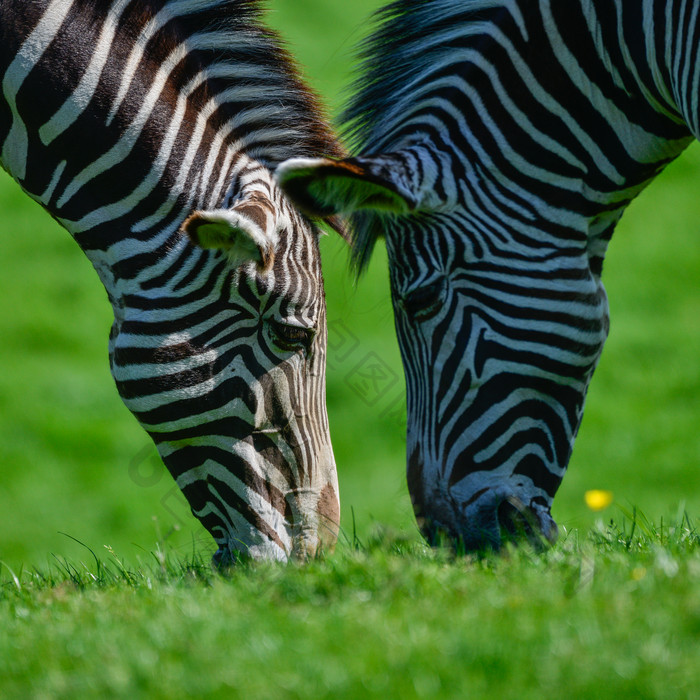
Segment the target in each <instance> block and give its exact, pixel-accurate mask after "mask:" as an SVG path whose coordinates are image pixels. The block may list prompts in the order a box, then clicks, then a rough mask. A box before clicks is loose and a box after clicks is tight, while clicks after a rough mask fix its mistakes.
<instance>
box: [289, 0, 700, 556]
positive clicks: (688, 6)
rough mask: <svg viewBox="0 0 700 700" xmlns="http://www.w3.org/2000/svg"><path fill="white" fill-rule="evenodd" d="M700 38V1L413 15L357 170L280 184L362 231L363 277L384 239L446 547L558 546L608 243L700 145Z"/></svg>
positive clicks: (366, 66) (378, 58)
mask: <svg viewBox="0 0 700 700" xmlns="http://www.w3.org/2000/svg"><path fill="white" fill-rule="evenodd" d="M699 17H700V2H699V1H698V0H569V1H567V2H557V1H555V0H397V1H396V2H393V3H391V4H389V5H387V6H385V7H383V8H382V9H380V10H379V12H378V15H376V17H375V19H376V21H377V26H376V27H375V31H374V32H373V33H372V34H371V35H370V37H369V38H368V39H367V40H365V43H364V45H363V48H362V60H363V64H362V72H361V75H360V77H359V79H358V81H357V82H356V86H355V87H356V90H355V91H354V94H353V97H352V98H351V102H350V104H349V107H348V108H347V110H346V112H345V114H344V123H345V127H346V132H347V133H348V135H349V137H350V139H351V141H352V144H353V149H354V150H353V151H352V152H354V153H357V156H356V157H350V158H346V159H326V158H308V157H303V156H298V157H295V158H294V159H290V160H289V161H286V162H284V163H282V164H281V165H280V166H279V168H278V170H277V173H276V175H277V178H278V181H279V182H280V183H281V185H282V187H283V189H284V190H285V191H286V192H287V193H288V194H289V195H290V196H291V197H292V199H293V200H294V201H296V202H297V204H298V205H299V206H300V207H301V208H302V209H303V210H304V211H306V212H307V213H313V214H316V215H319V214H322V215H324V216H328V215H331V214H334V213H343V214H345V215H348V216H349V217H350V220H351V225H352V229H353V254H352V261H353V264H354V266H355V270H356V271H357V273H358V274H359V272H361V271H362V269H363V268H364V267H365V265H366V264H367V262H368V260H369V258H370V255H371V253H372V250H373V246H374V244H375V242H376V240H377V239H378V238H380V237H381V236H384V237H385V240H386V246H387V251H388V257H389V271H390V280H391V294H392V303H393V308H394V316H395V325H396V332H397V336H398V341H399V346H400V349H401V354H402V360H403V365H404V371H405V377H406V391H407V412H408V417H407V420H408V428H407V450H406V453H407V481H408V488H409V492H410V495H411V500H412V503H413V507H414V512H415V515H416V518H417V521H418V523H419V525H420V527H421V530H422V531H423V533H424V534H425V536H426V538H427V539H428V540H429V541H430V542H435V541H441V540H443V539H444V538H445V537H447V538H448V540H449V541H450V542H452V543H455V542H456V543H457V544H458V546H463V547H464V548H465V549H466V550H478V549H481V548H493V549H498V548H499V547H500V546H501V545H502V543H503V542H504V541H505V540H511V539H513V540H515V539H521V538H522V537H524V538H526V539H528V540H530V541H532V542H533V543H536V544H537V545H538V546H539V545H546V544H547V542H553V541H555V540H556V538H557V534H558V528H557V525H556V523H555V522H554V520H553V519H552V516H551V505H552V502H553V498H554V495H555V493H556V491H557V488H558V487H559V485H560V483H561V481H562V478H563V476H564V473H565V471H566V468H567V465H568V462H569V459H570V456H571V452H572V449H573V445H574V439H575V437H576V433H577V431H578V428H579V425H580V422H581V418H582V414H583V409H584V400H585V397H586V392H587V389H588V386H589V382H590V380H591V377H592V375H593V372H594V369H595V367H596V365H597V363H598V360H599V357H600V354H601V351H602V348H603V344H604V342H605V339H606V337H607V334H608V330H609V311H608V302H607V298H606V293H605V289H604V287H603V283H602V282H601V274H602V269H603V261H604V257H605V253H606V249H607V246H608V243H609V242H610V239H611V236H612V234H613V230H614V228H615V225H616V223H617V222H618V220H619V219H620V217H621V215H622V214H623V212H624V211H625V208H626V207H627V205H628V204H629V203H630V202H631V201H632V200H633V199H634V198H635V196H636V195H637V194H638V193H639V192H640V191H641V190H642V189H643V188H644V187H645V186H646V185H647V184H648V183H649V182H650V181H651V180H653V179H654V177H655V176H656V175H657V174H658V173H659V172H660V171H661V170H662V169H663V168H664V166H665V165H666V164H668V163H669V162H670V161H671V160H673V159H674V158H675V157H676V156H678V155H679V154H680V153H681V151H683V149H684V148H685V147H686V146H687V145H688V144H689V143H690V142H691V141H692V139H693V138H697V137H698V136H700V110H699V108H698V107H699V104H698V102H699V99H700V55H699V47H700V41H699V40H698V32H700V21H699ZM460 542H461V543H462V544H461V545H460V544H459V543H460Z"/></svg>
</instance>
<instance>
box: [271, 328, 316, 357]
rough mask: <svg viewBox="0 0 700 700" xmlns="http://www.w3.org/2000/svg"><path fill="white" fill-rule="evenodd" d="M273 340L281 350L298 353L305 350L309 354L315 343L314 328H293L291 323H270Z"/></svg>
mask: <svg viewBox="0 0 700 700" xmlns="http://www.w3.org/2000/svg"><path fill="white" fill-rule="evenodd" d="M270 330H271V331H272V339H273V340H274V342H275V345H277V347H278V348H279V349H280V350H285V351H288V352H296V351H297V350H304V351H306V352H309V351H310V350H311V344H312V343H313V340H314V336H315V332H314V330H313V328H303V327H301V326H293V325H291V324H290V323H281V322H280V321H273V320H271V321H270Z"/></svg>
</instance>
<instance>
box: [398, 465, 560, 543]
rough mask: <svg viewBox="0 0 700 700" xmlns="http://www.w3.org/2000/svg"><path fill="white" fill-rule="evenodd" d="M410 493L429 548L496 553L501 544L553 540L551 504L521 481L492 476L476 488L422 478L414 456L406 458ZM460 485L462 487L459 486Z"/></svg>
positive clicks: (554, 528)
mask: <svg viewBox="0 0 700 700" xmlns="http://www.w3.org/2000/svg"><path fill="white" fill-rule="evenodd" d="M408 471H409V480H408V484H409V492H410V495H411V501H412V503H413V509H414V512H415V515H416V521H417V523H418V526H419V528H420V530H421V532H422V534H423V536H424V537H425V539H426V540H427V541H428V543H429V544H430V545H431V546H448V547H450V548H452V549H453V550H454V551H456V552H458V553H460V552H464V553H467V552H480V551H488V550H492V551H498V550H500V549H501V548H502V547H503V546H504V545H505V544H506V543H511V544H516V545H517V544H523V543H527V544H529V545H530V546H532V547H533V548H535V549H538V550H541V549H545V548H546V547H547V546H549V545H552V544H554V543H555V542H556V540H557V536H558V528H557V524H556V523H555V522H554V520H553V518H552V516H551V513H550V505H549V503H547V502H545V501H544V499H542V497H541V495H539V494H530V493H528V490H527V489H524V488H523V486H522V484H521V483H520V484H511V483H509V482H508V480H507V479H505V478H499V477H498V476H497V475H492V476H491V477H490V478H489V479H488V483H484V484H482V485H481V486H480V487H477V488H476V489H474V488H469V489H466V488H464V485H463V484H456V485H454V486H452V487H450V486H448V485H446V484H444V483H439V480H438V482H437V483H436V482H430V483H431V485H430V486H428V485H427V484H428V483H429V482H428V481H427V480H425V481H424V480H423V478H422V475H423V469H422V468H418V466H417V460H416V458H415V457H412V458H411V460H409V470H408ZM460 486H461V487H462V488H460Z"/></svg>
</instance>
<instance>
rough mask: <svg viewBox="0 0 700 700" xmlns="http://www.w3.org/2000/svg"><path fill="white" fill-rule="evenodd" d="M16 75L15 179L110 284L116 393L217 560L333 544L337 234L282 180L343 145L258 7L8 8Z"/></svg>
mask: <svg viewBox="0 0 700 700" xmlns="http://www.w3.org/2000/svg"><path fill="white" fill-rule="evenodd" d="M0 79H1V81H2V98H1V99H0V153H1V158H2V165H3V167H4V168H5V169H6V170H8V171H9V172H10V174H11V175H12V176H13V177H14V178H15V179H16V180H17V181H18V182H19V183H20V185H21V186H22V187H23V188H24V190H25V191H26V192H27V193H28V194H29V195H30V196H31V197H33V198H34V199H36V200H37V201H38V202H40V203H41V204H42V205H43V206H44V207H45V208H46V209H47V210H48V211H49V212H50V213H51V215H52V216H54V217H55V218H56V219H57V220H58V221H59V222H60V223H61V224H62V225H63V226H64V227H65V228H66V229H68V231H70V233H71V234H72V235H73V237H74V238H75V240H76V241H77V242H78V243H79V244H80V246H81V248H82V249H83V250H84V251H85V253H86V254H87V256H88V258H89V259H90V261H91V262H92V264H93V265H94V267H95V269H96V270H97V273H98V274H99V276H100V279H101V280H102V282H103V284H104V286H105V289H106V290H107V294H108V295H109V299H110V301H111V303H112V306H113V308H114V318H115V321H114V325H113V327H112V331H111V336H110V348H109V349H110V362H111V368H112V373H113V375H114V378H115V381H116V384H117V388H118V390H119V393H120V395H121V397H122V399H123V400H124V402H125V403H126V405H127V406H128V407H129V409H130V410H131V411H132V412H133V413H134V415H135V416H136V418H137V419H138V420H139V422H140V423H141V425H142V426H143V427H144V428H145V429H146V430H147V431H148V433H149V434H150V435H151V437H152V438H153V440H154V441H155V443H156V445H157V446H158V449H159V451H160V454H161V456H162V457H163V459H164V461H165V464H166V465H167V467H168V469H169V470H170V472H171V473H172V474H173V476H174V478H175V479H176V481H177V483H178V485H179V486H180V487H181V488H182V490H183V492H184V494H185V496H186V497H187V499H188V501H189V503H190V505H191V507H192V510H193V512H194V514H195V515H196V516H197V517H198V518H199V519H200V520H201V521H202V523H203V524H204V525H205V526H206V528H207V529H208V530H209V532H211V534H212V535H213V536H214V538H215V539H216V541H217V542H218V544H219V547H220V551H219V556H218V558H219V559H220V560H224V561H225V560H227V559H228V558H230V556H231V554H232V552H234V551H241V552H246V553H248V554H250V555H252V556H255V557H267V558H274V559H286V558H287V557H288V556H290V555H292V554H298V555H300V556H305V555H310V554H313V553H314V552H315V551H316V550H317V548H318V547H319V545H320V544H321V543H322V542H327V543H330V544H332V543H333V542H334V541H335V537H336V535H337V527H338V515H339V513H338V499H337V478H336V472H335V463H334V458H333V452H332V449H331V444H330V435H329V431H328V421H327V415H326V408H325V352H326V319H325V301H324V296H323V280H322V275H321V266H320V256H319V250H318V235H319V231H318V229H317V227H316V226H315V225H313V224H311V223H310V222H309V221H308V219H306V218H304V217H302V216H301V215H299V214H298V213H297V212H296V210H294V209H293V208H292V207H291V206H290V205H289V203H288V201H287V200H286V198H285V197H284V195H283V194H282V192H281V191H280V189H279V188H278V186H277V185H276V183H275V182H274V181H273V179H272V175H271V170H272V169H274V167H275V166H276V165H277V164H278V163H279V162H280V161H282V160H283V159H285V158H288V157H289V156H290V155H292V154H295V153H297V152H298V149H300V148H301V149H302V150H303V151H305V153H306V155H308V156H312V155H316V156H320V155H324V154H325V155H339V154H340V149H339V147H338V145H337V143H336V142H335V140H334V138H333V136H332V134H331V132H330V131H329V129H328V127H327V126H326V124H325V122H324V121H323V119H322V117H321V115H320V113H319V110H318V108H317V105H316V102H315V99H314V97H313V96H312V95H311V94H310V93H309V91H308V90H307V89H306V88H305V86H304V85H303V84H302V83H301V81H300V80H299V78H298V76H297V73H296V70H295V68H294V66H293V64H292V62H291V60H290V58H289V56H288V55H287V54H286V53H285V51H284V50H283V49H282V48H281V46H280V42H279V40H278V38H277V36H276V35H275V34H274V33H272V32H271V31H270V30H268V29H266V28H265V27H264V26H263V25H262V23H261V10H260V6H259V2H257V1H255V0H112V1H111V2H100V3H94V2H89V1H88V0H38V1H37V2H26V1H25V0H0ZM185 231H186V232H187V233H189V234H190V235H189V236H188V235H186V233H185ZM190 237H191V238H192V240H191V239H190ZM193 240H194V241H195V242H196V243H197V244H199V245H195V244H193Z"/></svg>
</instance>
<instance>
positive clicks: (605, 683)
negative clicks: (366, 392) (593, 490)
mask: <svg viewBox="0 0 700 700" xmlns="http://www.w3.org/2000/svg"><path fill="white" fill-rule="evenodd" d="M84 562H85V563H84V564H78V563H76V562H73V563H69V562H65V561H63V560H58V561H56V562H55V563H54V564H53V565H52V566H51V567H50V568H48V569H43V570H41V571H34V572H29V571H27V572H24V573H23V574H21V575H16V576H15V577H14V578H13V577H12V576H10V574H9V573H8V572H7V571H5V572H3V574H1V575H0V581H1V582H2V584H1V587H0V619H2V625H3V634H2V635H0V693H1V694H2V697H3V698H26V697H50V698H64V697H65V698H74V697H81V698H93V697H94V698H104V697H116V698H119V697H129V698H132V697H149V698H172V697H221V698H231V697H233V698H239V697H240V698H247V699H253V698H261V699H262V698H270V697H284V698H360V697H362V698H365V697H366V698H387V697H396V698H399V697H400V698H402V699H404V698H464V697H470V698H518V699H524V698H537V699H538V700H540V699H541V698H542V697H547V698H636V699H639V698H669V699H670V698H673V699H676V698H698V697H700V689H699V688H700V686H698V682H699V681H700V665H698V663H697V662H698V652H699V651H700V649H699V648H698V638H699V635H700V589H699V588H698V579H699V578H700V540H699V539H698V534H697V532H696V531H695V530H694V529H693V528H692V526H689V525H688V523H686V522H685V521H684V522H683V523H682V525H680V526H678V527H675V528H668V527H665V528H663V530H661V529H659V528H653V527H650V526H649V525H648V523H645V521H644V520H643V519H641V520H640V521H639V522H638V523H637V526H636V527H635V529H634V531H632V526H631V524H630V523H629V522H628V523H627V525H626V526H625V528H616V527H614V526H608V527H604V526H603V525H602V524H601V525H599V527H598V528H596V529H594V530H593V531H592V532H591V533H590V534H589V535H588V536H587V537H586V538H584V539H583V540H580V539H579V537H578V536H577V535H576V534H573V533H572V534H571V535H570V536H569V537H566V538H564V539H563V540H562V541H561V542H560V543H559V544H558V545H557V546H556V547H555V548H553V549H552V550H550V551H548V552H546V553H544V554H534V553H533V552H531V551H528V550H526V549H521V550H520V551H510V552H509V553H507V554H506V556H502V557H498V558H497V557H493V556H488V557H485V558H482V559H477V558H474V557H469V558H465V559H456V560H455V559H453V558H451V557H450V556H449V555H448V554H447V553H445V552H442V551H430V550H428V549H427V548H426V547H424V546H421V545H417V544H415V543H406V542H405V541H402V540H400V539H399V540H396V539H393V540H392V539H391V537H390V536H387V535H386V534H384V535H382V536H380V537H378V538H376V539H375V540H374V541H370V542H367V543H365V544H364V545H363V546H361V547H360V548H358V549H354V548H351V547H348V546H343V547H341V548H340V550H339V551H338V552H336V553H335V554H334V555H332V556H330V557H327V558H326V559H324V560H320V561H315V562H311V563H309V564H308V565H306V566H304V567H301V566H294V565H290V566H287V567H282V566H274V565H265V564H252V565H245V566H240V567H238V568H236V569H234V570H232V571H230V572H229V573H228V574H227V575H225V576H221V575H218V574H215V573H213V572H212V571H211V569H210V568H209V567H208V565H207V564H206V562H203V561H202V560H201V559H200V558H199V557H197V556H188V557H185V558H184V559H183V558H178V559H177V560H172V559H169V558H168V557H166V556H164V555H157V556H154V557H151V558H150V559H148V558H146V559H145V560H144V562H142V563H140V565H139V566H138V567H137V568H131V567H129V566H128V565H125V564H124V563H123V562H121V561H120V560H119V559H118V558H116V557H115V556H114V555H111V554H110V553H107V552H103V553H102V555H98V558H94V557H93V555H92V554H90V553H86V558H85V559H84Z"/></svg>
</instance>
